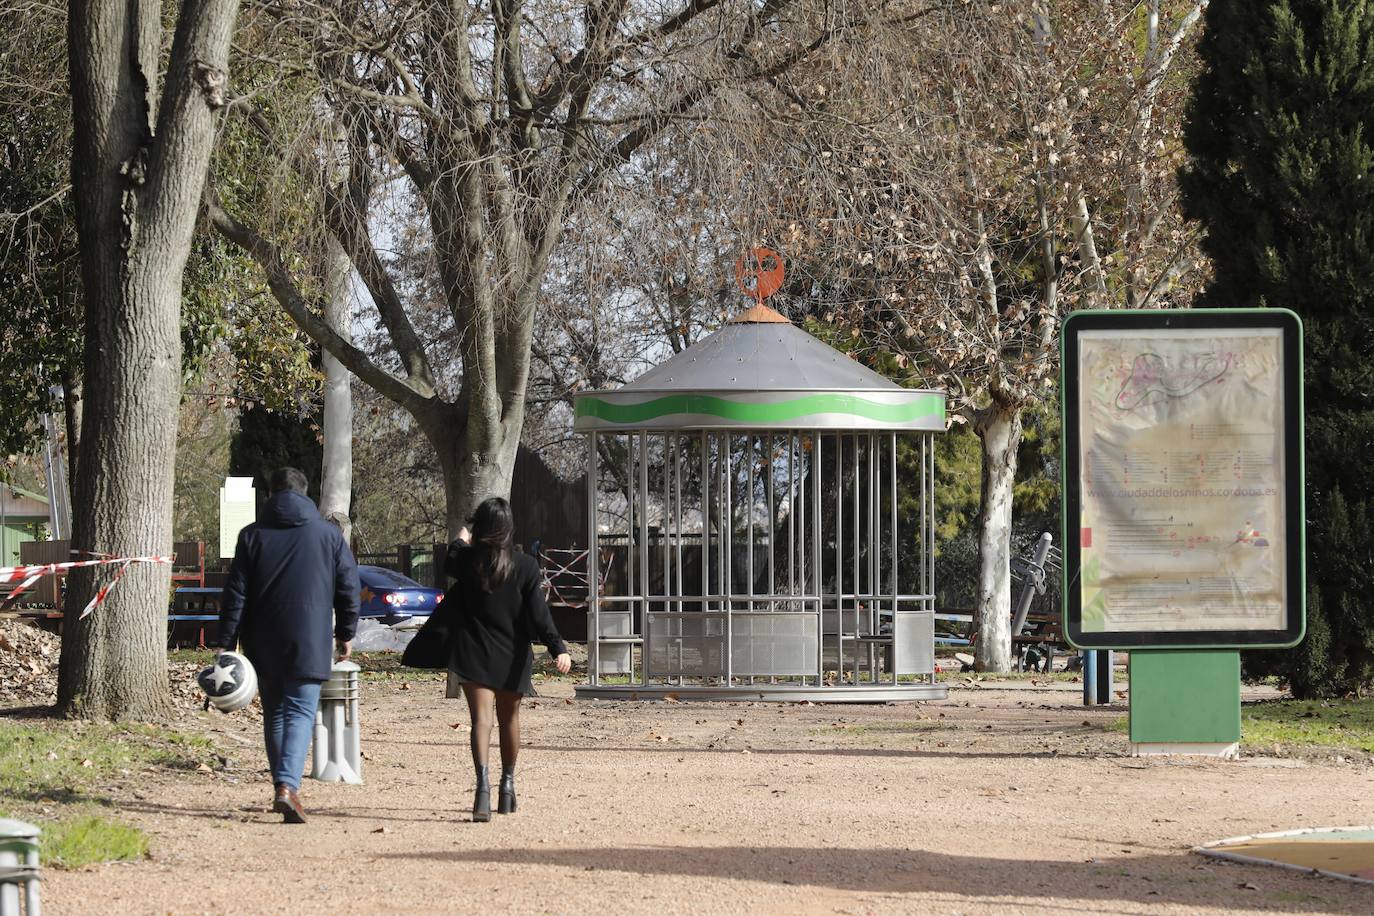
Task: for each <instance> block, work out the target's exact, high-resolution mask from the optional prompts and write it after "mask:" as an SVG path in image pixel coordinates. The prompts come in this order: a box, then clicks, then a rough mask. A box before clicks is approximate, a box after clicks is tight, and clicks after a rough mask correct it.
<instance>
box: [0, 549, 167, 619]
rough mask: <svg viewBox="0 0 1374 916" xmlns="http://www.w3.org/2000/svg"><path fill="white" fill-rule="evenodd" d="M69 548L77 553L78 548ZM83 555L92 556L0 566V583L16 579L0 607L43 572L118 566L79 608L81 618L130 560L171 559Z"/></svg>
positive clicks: (12, 600)
mask: <svg viewBox="0 0 1374 916" xmlns="http://www.w3.org/2000/svg"><path fill="white" fill-rule="evenodd" d="M72 552H73V553H77V551H72ZM85 556H89V557H93V559H90V560H71V561H69V562H66V563H44V564H43V565H41V566H0V585H6V584H9V583H11V582H18V583H19V584H18V585H16V586H15V587H14V590H13V591H12V592H10V593H9V595H7V596H6V597H5V600H4V601H3V602H0V611H3V610H5V609H6V608H8V607H9V606H10V605H12V604H14V603H15V602H16V601H18V600H19V596H20V595H21V594H23V593H24V590H25V589H27V588H28V587H29V586H31V585H33V584H34V583H35V582H37V581H38V580H39V579H41V578H43V577H44V576H51V575H52V574H53V573H59V572H67V571H68V570H72V569H80V568H82V567H86V566H118V567H119V569H118V571H116V572H115V574H114V578H113V579H111V580H110V581H109V582H107V583H105V584H104V585H102V586H101V587H100V588H99V589H97V590H96V593H95V595H94V596H92V598H91V600H90V601H89V602H88V603H87V604H86V607H85V609H84V610H82V612H81V616H82V617H83V618H84V617H86V616H87V615H88V614H90V613H91V611H94V610H95V609H96V608H97V607H99V606H100V604H101V602H103V601H104V600H105V598H106V596H108V595H109V594H110V590H111V589H113V588H114V587H115V583H116V582H118V581H119V580H120V579H122V578H124V574H125V573H126V572H128V571H129V567H130V566H132V565H133V564H135V563H171V562H172V558H171V557H110V556H106V555H104V554H92V553H87V554H85Z"/></svg>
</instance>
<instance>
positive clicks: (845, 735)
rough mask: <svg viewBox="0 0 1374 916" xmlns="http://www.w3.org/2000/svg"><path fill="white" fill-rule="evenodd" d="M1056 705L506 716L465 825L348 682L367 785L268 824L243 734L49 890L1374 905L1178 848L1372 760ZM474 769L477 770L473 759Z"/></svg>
mask: <svg viewBox="0 0 1374 916" xmlns="http://www.w3.org/2000/svg"><path fill="white" fill-rule="evenodd" d="M1076 689H1077V688H1076V687H1074V686H1072V685H1062V684H1054V685H1047V686H1042V687H1038V688H1034V687H1028V686H1027V687H1023V688H1020V689H1015V690H1002V689H961V690H956V691H955V692H954V693H953V694H952V696H951V699H950V700H949V701H946V702H941V703H928V704H922V705H911V704H906V705H893V706H863V707H837V706H811V705H787V706H773V705H766V704H712V705H692V704H687V703H621V704H616V703H610V702H580V701H574V700H573V699H572V688H571V686H570V685H569V684H566V683H555V684H547V685H545V686H543V687H541V692H543V693H544V694H545V695H544V696H542V697H540V698H538V699H535V700H531V701H527V704H526V710H525V713H524V719H523V722H524V731H525V733H524V740H525V748H524V751H523V753H522V757H521V768H520V778H519V785H520V789H521V795H520V811H519V813H517V814H515V815H513V816H508V817H503V816H495V815H494V816H493V817H494V820H493V821H492V823H489V824H473V823H469V822H468V816H467V812H466V810H465V808H466V807H467V806H468V805H470V802H471V774H470V767H469V764H468V762H467V759H466V756H467V755H466V745H467V724H466V718H467V717H466V713H465V711H464V710H463V709H462V708H461V707H460V706H459V705H458V704H457V703H454V702H452V701H444V700H442V699H441V697H440V695H441V693H442V685H441V684H439V683H437V682H434V681H416V682H414V683H407V684H403V683H402V682H401V681H399V680H391V681H386V680H382V681H370V682H368V683H366V684H365V685H364V696H365V700H364V707H363V722H364V728H365V733H364V739H363V748H364V751H365V753H366V755H367V759H366V762H365V768H366V769H365V774H364V775H365V777H366V779H367V784H366V785H365V786H343V785H337V784H317V783H313V782H311V781H309V780H307V784H306V786H305V791H304V799H305V803H306V805H307V807H308V809H309V810H310V811H311V812H312V817H311V819H310V822H309V823H308V824H306V825H304V826H301V827H291V826H285V825H282V824H280V823H279V822H278V818H277V817H275V816H273V815H270V814H268V813H266V807H267V802H268V800H269V795H270V786H269V785H268V782H267V776H266V772H265V765H264V763H263V762H262V751H261V748H260V745H259V743H258V735H257V733H256V732H255V731H254V728H255V725H254V722H253V721H251V720H248V719H239V718H235V717H224V716H220V715H218V714H216V713H210V714H200V713H196V714H195V715H194V717H193V718H191V719H189V720H188V722H187V724H193V723H200V727H203V728H205V729H206V730H207V731H208V732H209V733H210V734H212V735H213V736H214V737H215V739H216V741H217V743H218V744H219V745H220V746H221V747H222V748H223V749H224V753H225V754H226V755H227V756H228V758H229V760H228V765H227V766H226V767H224V768H223V769H222V770H221V771H217V772H215V773H212V774H204V773H201V774H186V775H181V776H171V775H167V776H164V777H159V779H158V781H157V782H155V783H139V784H129V785H125V786H119V787H115V790H114V791H115V794H114V798H115V802H116V806H117V807H118V809H120V811H121V816H123V817H126V818H127V819H129V820H131V821H133V822H135V823H138V824H139V825H141V826H142V827H144V828H145V829H146V830H148V831H149V832H150V833H151V834H152V837H153V854H152V859H151V860H150V861H147V862H143V863H138V864H131V865H110V866H102V867H97V868H91V869H88V870H85V871H78V872H55V871H49V872H48V873H47V874H46V875H45V884H44V898H45V899H44V902H45V903H46V904H47V905H48V908H49V911H50V912H53V913H100V914H114V913H164V912H165V913H178V914H181V913H201V912H203V913H291V914H297V913H301V914H308V913H340V912H343V913H387V912H398V913H430V912H433V913H450V912H451V913H469V912H470V913H484V914H485V913H506V912H509V913H538V912H550V913H582V912H587V913H607V912H630V913H647V912H652V913H744V912H751V913H752V912H766V913H892V912H939V913H954V912H959V913H983V912H1009V911H1011V912H1014V911H1019V910H1031V909H1035V910H1042V911H1044V910H1049V911H1068V912H1102V913H1174V912H1217V913H1220V912H1226V913H1233V912H1252V911H1254V912H1258V911H1276V910H1277V911H1286V912H1299V913H1369V912H1374V888H1371V887H1367V886H1359V885H1354V884H1348V883H1344V882H1339V881H1336V880H1333V879H1328V878H1320V877H1312V876H1307V875H1302V874H1298V873H1291V872H1284V871H1281V870H1278V869H1266V868H1260V867H1255V866H1244V865H1231V864H1226V863H1220V862H1216V861H1212V860H1206V859H1203V858H1201V857H1198V856H1196V855H1192V854H1190V853H1189V852H1188V850H1189V848H1190V847H1192V846H1193V845H1196V844H1199V843H1202V842H1206V841H1208V840H1213V839H1218V838H1221V837H1228V836H1235V835H1238V834H1247V833H1257V832H1261V831H1266V830H1275V829H1286V828H1291V827H1298V826H1304V825H1338V824H1345V823H1352V822H1368V820H1369V813H1370V807H1369V805H1370V799H1371V797H1374V767H1372V766H1370V765H1369V764H1368V763H1367V762H1360V763H1346V764H1344V765H1342V764H1336V763H1334V762H1327V761H1322V760H1310V761H1302V760H1287V759H1285V760H1272V759H1265V758H1249V759H1245V760H1242V761H1239V762H1232V763H1223V762H1211V761H1201V762H1199V761H1192V762H1172V763H1171V762H1166V761H1163V760H1153V761H1146V760H1136V759H1132V758H1130V757H1128V756H1126V752H1127V744H1126V739H1125V736H1124V735H1122V734H1120V733H1119V732H1115V731H1112V730H1111V729H1110V727H1109V726H1110V723H1111V722H1112V721H1113V720H1116V719H1118V718H1119V717H1120V716H1122V715H1123V714H1124V709H1122V708H1117V709H1084V708H1082V707H1081V706H1078V705H1077V702H1078V694H1077V693H1076ZM493 756H494V753H493Z"/></svg>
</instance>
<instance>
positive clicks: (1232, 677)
mask: <svg viewBox="0 0 1374 916" xmlns="http://www.w3.org/2000/svg"><path fill="white" fill-rule="evenodd" d="M1130 665H1131V741H1132V742H1134V743H1136V744H1154V743H1165V744H1177V743H1183V742H1199V743H1230V742H1233V741H1239V740H1240V653H1239V652H1237V651H1236V650H1235V649H1134V650H1132V651H1131V662H1130Z"/></svg>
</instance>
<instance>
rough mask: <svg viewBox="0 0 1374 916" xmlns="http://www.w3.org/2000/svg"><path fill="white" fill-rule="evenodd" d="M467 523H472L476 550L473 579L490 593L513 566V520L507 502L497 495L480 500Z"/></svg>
mask: <svg viewBox="0 0 1374 916" xmlns="http://www.w3.org/2000/svg"><path fill="white" fill-rule="evenodd" d="M468 523H469V524H470V525H472V546H473V548H475V549H476V550H477V578H478V581H480V582H481V583H482V591H484V592H491V591H493V590H495V589H497V588H500V587H501V584H502V583H503V582H505V581H506V578H507V577H508V576H510V571H511V569H512V567H514V566H515V559H514V557H513V556H512V552H513V549H514V541H515V519H514V518H513V517H512V516H511V512H510V503H508V502H506V501H505V500H504V499H502V498H501V497H499V496H493V497H491V498H490V499H486V500H483V501H482V504H481V505H480V506H478V507H477V511H476V512H474V513H472V518H470V519H468Z"/></svg>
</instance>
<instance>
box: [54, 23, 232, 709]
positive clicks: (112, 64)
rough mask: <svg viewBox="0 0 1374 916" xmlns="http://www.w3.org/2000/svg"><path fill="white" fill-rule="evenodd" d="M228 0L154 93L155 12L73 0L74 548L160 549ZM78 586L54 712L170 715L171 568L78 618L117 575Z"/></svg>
mask: <svg viewBox="0 0 1374 916" xmlns="http://www.w3.org/2000/svg"><path fill="white" fill-rule="evenodd" d="M237 7H238V4H237V3H236V2H235V0H187V2H185V3H183V4H182V5H181V12H180V17H179V20H178V23H177V33H176V37H175V40H174V41H173V45H172V52H171V58H170V63H169V66H168V71H167V86H166V91H165V92H163V93H162V94H161V97H160V98H159V93H158V79H157V76H158V56H159V52H160V48H161V34H160V33H161V27H160V22H161V15H162V9H161V6H160V5H159V4H158V3H157V2H153V0H142V2H134V0H130V2H127V3H103V4H94V3H81V2H73V3H72V4H71V9H70V15H69V18H68V29H69V32H68V49H69V55H70V63H71V91H72V117H73V122H74V128H75V130H74V136H73V146H72V152H73V155H72V184H73V198H74V200H75V204H76V215H77V230H78V233H79V238H80V242H81V269H82V282H83V286H84V293H85V312H86V328H85V333H86V341H85V367H84V369H85V374H84V380H85V383H86V384H85V393H86V398H85V401H86V403H85V405H84V410H83V417H82V427H81V440H80V441H81V443H82V445H83V446H84V448H83V454H82V456H81V460H80V462H79V463H78V464H77V467H76V479H75V481H74V486H73V501H72V528H73V538H72V545H73V547H75V548H77V549H79V550H87V551H99V552H103V553H106V554H110V555H112V556H116V557H134V556H147V555H167V554H169V553H170V552H171V546H172V489H173V470H174V465H175V458H176V435H177V410H178V407H179V404H180V399H181V336H180V325H181V322H180V310H181V280H182V273H183V270H184V268H185V266H186V257H187V254H188V253H189V251H190V246H191V236H192V233H193V232H194V229H195V218H196V212H197V209H198V207H199V202H200V196H201V189H202V188H203V186H204V183H205V175H206V171H207V168H208V165H209V158H210V149H211V144H212V142H213V139H214V110H215V109H216V108H217V107H219V106H220V105H222V104H223V94H224V88H225V83H226V81H227V72H226V67H227V60H228V49H229V40H230V36H231V34H232V31H233V23H234V18H235V14H236V13H237ZM110 569H111V568H110V567H102V568H100V571H99V572H95V573H92V572H90V571H84V574H83V575H73V576H72V577H71V578H70V579H69V580H68V581H69V588H68V591H67V601H66V605H65V611H66V617H65V619H64V621H63V634H62V658H61V666H60V669H59V676H58V692H57V707H58V712H59V713H60V714H62V715H67V716H80V717H83V718H99V719H137V720H146V719H154V718H158V717H160V716H162V715H163V714H164V713H165V712H167V711H168V709H169V703H168V697H167V667H166V665H167V659H166V615H167V607H168V598H169V591H170V581H169V577H170V566H168V565H166V564H156V565H154V564H136V565H134V566H132V567H130V568H129V571H128V573H127V575H125V576H124V578H123V580H122V581H121V582H120V585H119V587H118V588H117V589H116V590H115V591H113V592H111V593H110V595H109V597H108V598H107V599H106V600H105V602H104V603H103V604H102V605H101V606H100V607H99V608H97V609H96V610H95V612H94V613H92V614H91V615H90V616H89V617H87V618H85V619H84V620H83V619H81V618H80V616H79V615H80V613H81V610H82V609H83V607H84V606H85V604H86V602H87V600H88V599H89V598H90V596H91V594H92V590H93V589H94V588H96V587H99V586H100V585H103V584H105V583H107V582H108V581H109V580H110V578H111V576H112V572H111V571H110Z"/></svg>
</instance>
